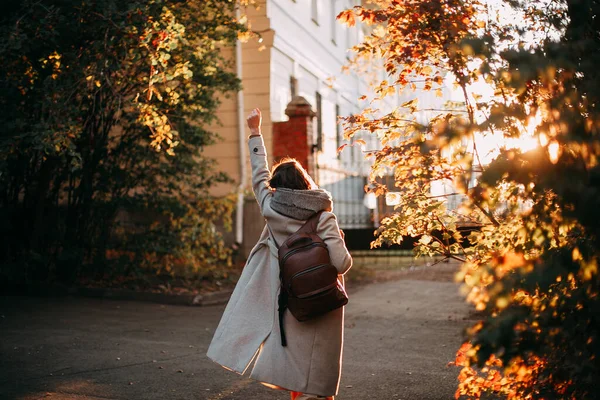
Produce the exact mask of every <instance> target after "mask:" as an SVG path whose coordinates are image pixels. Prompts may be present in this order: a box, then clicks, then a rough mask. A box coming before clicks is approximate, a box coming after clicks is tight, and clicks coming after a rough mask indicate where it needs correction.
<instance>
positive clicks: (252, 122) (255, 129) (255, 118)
mask: <svg viewBox="0 0 600 400" xmlns="http://www.w3.org/2000/svg"><path fill="white" fill-rule="evenodd" d="M246 121H247V122H248V127H249V128H250V134H251V135H260V124H261V123H262V115H261V114H260V110H259V109H258V108H255V109H254V110H252V111H251V112H250V114H248V118H246Z"/></svg>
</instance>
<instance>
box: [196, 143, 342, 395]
mask: <svg viewBox="0 0 600 400" xmlns="http://www.w3.org/2000/svg"><path fill="white" fill-rule="evenodd" d="M248 143H249V147H250V161H251V164H252V186H253V190H254V194H255V196H256V200H257V201H258V204H259V206H260V209H261V213H262V215H263V216H264V218H265V219H266V221H267V223H268V225H269V227H270V228H271V230H272V232H273V235H274V236H275V240H276V241H277V243H283V242H284V241H285V240H286V239H287V237H288V236H289V235H290V234H292V233H294V232H296V230H298V229H299V228H300V227H301V226H302V225H303V223H304V222H305V221H299V220H295V219H292V218H289V217H286V216H284V215H282V214H279V213H277V212H275V211H274V210H273V209H272V208H271V206H270V203H271V198H272V196H273V192H272V191H271V189H270V188H269V186H268V179H269V178H270V173H269V170H268V166H267V154H266V151H265V146H264V142H263V139H262V137H261V136H259V137H252V138H250V139H249V142H248ZM317 233H318V234H319V236H320V237H321V238H322V239H323V240H324V241H325V243H326V244H327V247H328V249H329V254H330V257H331V261H332V264H333V265H334V266H335V267H336V268H337V269H338V272H339V274H340V275H342V274H344V273H345V272H346V271H348V269H349V268H350V267H351V265H352V258H351V257H350V254H349V253H348V250H347V249H346V246H345V244H344V241H343V239H342V237H341V234H340V231H339V227H338V224H337V220H336V217H335V215H334V214H333V213H331V212H323V213H322V214H321V217H320V219H319V224H318V228H317ZM340 279H341V280H342V282H343V277H340ZM279 285H280V282H279V264H278V260H277V247H276V246H275V244H274V243H272V240H271V239H270V238H269V233H268V230H267V228H266V227H265V229H264V230H263V232H262V235H261V237H260V239H259V241H258V243H257V244H256V246H254V248H253V249H252V251H251V252H250V255H249V257H248V261H247V263H246V265H245V267H244V270H243V272H242V275H241V277H240V279H239V281H238V283H237V285H236V287H235V289H234V291H233V294H232V296H231V299H230V300H229V303H228V304H227V307H226V308H225V312H224V313H223V316H222V318H221V322H220V323H219V326H218V327H217V330H216V331H215V334H214V337H213V339H212V342H211V344H210V346H209V348H208V353H207V355H208V357H209V358H210V359H212V360H213V361H215V362H216V363H218V364H220V365H222V366H223V367H225V368H227V369H230V370H233V371H235V372H237V373H239V374H243V373H244V372H245V371H246V370H247V369H248V367H249V366H250V365H251V363H252V362H253V361H254V367H253V368H252V372H251V374H250V377H251V378H252V379H255V380H258V381H260V382H263V383H267V384H271V385H274V386H278V387H280V388H283V389H287V390H293V391H297V392H303V393H310V394H316V395H320V396H334V395H336V394H337V391H338V386H339V381H340V373H341V365H342V346H343V327H344V310H343V308H340V309H337V310H334V311H332V312H330V313H328V314H326V315H324V316H321V317H319V318H316V319H313V320H309V321H304V322H298V321H297V320H296V319H295V318H294V317H293V316H292V315H291V314H290V312H289V310H286V312H285V315H284V329H285V332H286V336H287V341H288V344H287V347H283V346H281V338H280V330H279V320H278V313H277V297H278V293H279Z"/></svg>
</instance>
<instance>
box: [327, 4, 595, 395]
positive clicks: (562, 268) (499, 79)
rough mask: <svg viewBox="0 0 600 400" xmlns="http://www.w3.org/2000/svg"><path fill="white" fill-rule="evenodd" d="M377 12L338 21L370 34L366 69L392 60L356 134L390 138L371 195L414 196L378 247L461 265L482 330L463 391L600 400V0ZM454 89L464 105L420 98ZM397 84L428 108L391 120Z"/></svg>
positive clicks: (376, 153)
mask: <svg viewBox="0 0 600 400" xmlns="http://www.w3.org/2000/svg"><path fill="white" fill-rule="evenodd" d="M370 3H371V4H372V5H370V6H369V7H366V6H365V7H355V8H354V9H352V10H347V11H345V12H342V13H341V14H340V15H339V16H338V19H339V20H341V21H342V22H345V23H347V24H350V25H352V24H354V23H355V22H356V20H359V21H361V22H363V23H365V24H368V25H370V26H371V33H370V35H368V36H367V37H366V38H365V40H364V42H363V43H361V44H359V45H358V46H356V47H355V48H354V49H353V50H354V52H355V57H354V59H353V60H352V61H353V63H354V65H358V66H363V65H364V64H365V61H369V60H372V59H379V60H381V62H382V63H383V65H384V67H385V70H386V72H387V75H388V79H386V80H385V81H380V82H377V84H376V85H375V91H374V92H375V93H376V95H375V96H374V97H373V98H371V99H370V100H371V102H372V104H373V105H372V106H371V107H369V108H367V109H365V110H364V111H363V112H362V113H360V114H357V115H353V116H351V117H348V118H347V119H346V121H345V126H346V129H345V137H346V138H350V137H352V136H353V135H354V134H355V133H356V132H359V131H364V130H367V131H370V132H372V133H373V134H375V135H377V136H378V137H379V138H380V139H381V144H382V145H381V148H380V149H374V150H369V151H367V156H369V157H372V158H373V160H374V162H373V168H372V172H371V177H370V190H372V191H374V192H375V193H376V194H379V195H381V194H383V193H385V192H387V191H388V190H389V189H388V188H387V187H385V186H383V185H381V184H380V183H378V182H379V180H378V177H380V176H383V175H386V174H393V176H394V178H395V185H396V186H397V187H398V188H400V189H399V190H400V191H401V196H400V199H399V204H398V206H396V212H395V213H394V215H392V216H390V217H387V218H385V219H383V220H382V225H381V227H380V228H379V229H378V231H377V234H378V236H377V238H376V240H375V241H374V243H373V245H374V246H379V245H381V244H383V243H398V242H400V241H401V240H402V238H403V237H406V236H413V237H419V238H420V239H419V241H418V243H417V245H416V248H415V251H416V253H417V254H418V255H438V256H442V257H446V258H454V259H457V260H459V261H461V262H462V263H463V266H462V269H461V272H460V274H459V276H460V278H461V279H463V280H464V282H465V287H466V288H467V289H468V297H467V298H468V300H469V301H470V302H472V303H473V304H475V306H476V309H477V310H479V311H480V312H481V313H482V320H481V321H479V322H478V323H476V324H475V325H474V326H472V327H471V328H470V329H469V330H468V332H467V334H468V342H467V343H465V345H463V347H462V348H461V349H460V350H459V352H458V354H457V359H456V363H457V364H458V365H460V366H462V367H463V369H462V371H461V373H460V376H459V381H460V383H459V387H458V389H457V393H456V397H457V398H459V397H461V396H466V397H468V398H480V396H481V395H483V394H485V393H495V394H500V395H503V396H504V397H506V398H510V399H527V398H531V399H532V398H535V399H541V398H548V399H554V398H565V399H567V398H568V399H583V398H585V399H593V398H599V396H600V395H599V393H598V391H597V389H596V388H595V381H596V379H597V377H598V376H599V374H600V358H599V357H598V356H599V355H600V344H599V342H598V339H599V328H600V323H599V322H600V321H599V320H598V316H599V315H600V313H599V310H600V299H599V297H598V294H599V289H600V288H599V280H598V257H599V255H600V254H599V250H598V249H600V246H599V244H600V243H599V242H598V240H599V238H598V229H599V228H600V225H599V224H600V222H599V221H600V218H598V212H599V210H600V207H599V206H600V204H599V203H600V196H599V194H600V192H599V189H600V180H598V176H600V175H599V172H600V169H599V168H600V167H599V166H598V156H599V154H600V141H599V134H600V118H599V117H600V113H599V104H600V102H599V100H600V98H599V96H600V90H599V85H600V73H599V71H598V68H597V65H599V62H600V38H599V36H598V32H599V31H600V25H599V24H600V15H599V13H600V2H598V1H594V0H556V1H550V0H549V1H544V2H526V1H517V0H511V1H504V2H501V1H494V2H492V1H489V2H485V1H476V0H464V1H463V0H442V1H437V0H436V1H428V0H425V1H400V0H375V1H371V2H370ZM449 87H450V88H454V91H455V92H454V93H458V94H459V95H460V96H461V99H460V100H458V101H457V99H456V98H452V99H451V100H453V101H447V102H446V103H445V104H444V105H443V106H442V107H440V108H438V107H434V108H435V109H434V110H432V109H431V108H432V107H431V106H428V105H427V104H421V103H422V102H421V103H420V102H419V98H418V97H422V96H423V93H426V92H427V91H436V92H437V94H439V95H442V96H444V95H445V93H447V92H448V91H449V90H451V89H450V88H449ZM398 90H399V91H401V93H403V94H405V93H408V92H409V91H410V90H415V94H414V95H413V97H414V98H413V99H410V100H409V101H407V102H405V103H404V104H402V105H401V106H400V107H398V108H396V109H394V110H393V111H392V112H389V113H382V112H380V111H378V110H377V104H378V103H380V102H381V100H382V99H384V98H385V97H386V96H388V95H390V94H393V93H395V92H396V91H398ZM425 111H427V112H428V113H429V118H428V119H427V121H425V122H424V121H423V119H422V116H423V113H424V112H425ZM532 142H533V143H534V144H535V146H529V147H532V148H529V147H528V146H525V144H526V143H530V144H531V143H532ZM490 144H494V145H495V146H490ZM483 147H487V148H488V150H489V149H490V148H494V147H495V151H494V152H492V153H488V151H485V150H484V149H483ZM435 185H438V186H439V185H445V186H446V187H452V188H453V191H454V192H453V194H449V193H446V196H445V197H448V196H450V195H452V196H458V197H459V198H461V199H462V204H461V205H460V207H458V208H448V207H447V201H446V200H445V197H444V196H442V197H437V196H433V195H432V191H431V189H432V186H435ZM466 235H468V236H467V237H466V238H465V236H466Z"/></svg>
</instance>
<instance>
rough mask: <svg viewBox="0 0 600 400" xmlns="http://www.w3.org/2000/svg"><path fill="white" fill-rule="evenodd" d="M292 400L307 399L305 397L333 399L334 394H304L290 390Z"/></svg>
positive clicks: (324, 399)
mask: <svg viewBox="0 0 600 400" xmlns="http://www.w3.org/2000/svg"><path fill="white" fill-rule="evenodd" d="M290 396H291V400H305V399H307V400H308V399H323V400H333V396H330V397H316V396H313V395H310V394H304V393H300V392H290Z"/></svg>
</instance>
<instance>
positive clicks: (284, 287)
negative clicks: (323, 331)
mask: <svg viewBox="0 0 600 400" xmlns="http://www.w3.org/2000/svg"><path fill="white" fill-rule="evenodd" d="M321 213H322V211H320V212H318V213H316V214H315V215H313V216H312V217H311V218H310V219H308V221H306V223H305V224H304V225H302V227H301V228H300V229H298V230H297V231H296V233H293V234H292V235H290V236H289V237H288V239H287V240H286V241H285V242H283V244H282V245H281V246H279V245H277V242H276V241H275V238H274V236H273V234H272V233H271V237H272V238H273V241H275V245H276V246H277V248H278V250H279V278H280V280H281V289H280V291H279V299H278V303H279V304H278V305H279V329H280V331H281V345H282V346H286V345H287V340H286V337H285V332H284V328H283V314H284V312H285V310H286V309H288V310H290V312H291V313H292V315H293V316H294V317H295V318H296V319H297V320H298V321H307V320H310V319H313V318H316V317H319V316H321V315H323V314H326V313H328V312H330V311H333V310H335V309H337V308H340V307H343V306H344V305H346V304H347V303H348V296H347V294H346V291H345V290H344V287H343V286H342V284H341V282H340V281H339V280H338V271H337V269H336V268H335V267H334V266H333V265H332V264H331V259H330V257H329V250H328V249H327V245H326V244H325V242H324V241H323V239H321V238H320V237H319V235H317V233H316V232H317V224H318V222H319V217H320V216H321Z"/></svg>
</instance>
